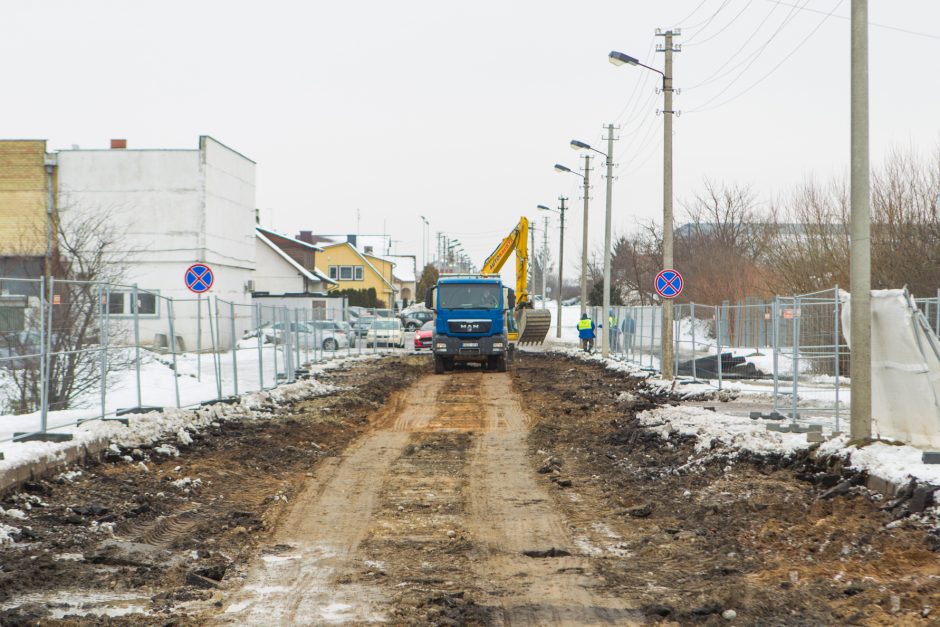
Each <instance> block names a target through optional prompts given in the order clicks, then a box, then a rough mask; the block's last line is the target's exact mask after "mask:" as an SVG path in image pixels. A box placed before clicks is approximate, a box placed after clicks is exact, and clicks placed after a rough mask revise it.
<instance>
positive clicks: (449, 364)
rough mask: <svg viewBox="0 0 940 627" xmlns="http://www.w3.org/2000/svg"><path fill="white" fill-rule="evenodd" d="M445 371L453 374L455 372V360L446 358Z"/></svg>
mask: <svg viewBox="0 0 940 627" xmlns="http://www.w3.org/2000/svg"><path fill="white" fill-rule="evenodd" d="M444 370H446V371H447V372H453V370H454V360H453V359H448V358H447V357H444Z"/></svg>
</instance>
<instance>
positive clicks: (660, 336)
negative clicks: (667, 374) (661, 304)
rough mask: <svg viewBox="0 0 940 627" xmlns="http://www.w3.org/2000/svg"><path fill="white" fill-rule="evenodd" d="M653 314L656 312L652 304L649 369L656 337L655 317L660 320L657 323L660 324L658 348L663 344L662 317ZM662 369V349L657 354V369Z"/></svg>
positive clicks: (651, 366) (651, 367) (651, 365)
mask: <svg viewBox="0 0 940 627" xmlns="http://www.w3.org/2000/svg"><path fill="white" fill-rule="evenodd" d="M655 314H656V305H653V306H652V307H650V369H651V370H652V369H653V346H654V341H655V339H656V320H657V319H658V320H659V321H660V323H659V324H660V330H659V338H660V340H659V348H660V349H662V345H663V341H662V337H663V333H662V318H661V317H659V316H657V315H655ZM662 369H663V361H662V350H660V355H659V370H660V372H662Z"/></svg>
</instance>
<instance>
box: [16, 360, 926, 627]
mask: <svg viewBox="0 0 940 627" xmlns="http://www.w3.org/2000/svg"><path fill="white" fill-rule="evenodd" d="M327 377H328V378H329V379H330V381H329V382H332V383H335V384H337V385H339V386H342V388H343V390H342V391H340V392H338V393H337V394H335V395H331V396H327V397H322V398H317V399H314V400H311V401H305V402H303V403H298V404H295V405H293V406H290V407H282V408H279V410H278V411H279V414H280V415H279V416H278V418H276V419H275V420H268V421H250V422H240V423H225V424H224V425H221V426H220V427H218V428H213V429H209V430H206V431H204V432H203V433H201V434H198V435H194V442H193V443H192V444H191V445H189V446H187V447H181V448H182V449H183V450H182V452H181V455H180V457H179V458H172V459H165V458H161V457H160V456H159V455H156V454H155V453H154V452H153V451H140V452H139V453H137V454H136V455H137V456H138V457H145V458H146V460H145V463H146V464H147V467H148V470H147V471H144V470H143V469H142V468H141V467H140V466H139V465H138V464H137V461H138V460H134V462H133V463H128V462H126V461H123V460H115V461H112V462H106V463H103V464H100V465H98V466H95V467H92V468H86V469H82V474H81V475H80V476H77V477H75V478H73V479H71V480H70V479H68V478H65V477H63V478H60V479H59V480H58V481H56V480H52V481H48V482H40V483H38V484H36V485H32V486H29V487H28V489H27V490H26V491H24V492H22V493H20V494H17V495H12V496H9V497H8V498H7V499H6V500H5V501H3V502H2V503H0V505H2V507H4V508H7V509H9V508H13V507H19V508H22V507H24V503H25V501H26V500H30V501H33V503H34V504H35V505H36V507H34V508H33V509H32V510H30V511H29V513H28V515H29V521H28V523H29V525H30V527H31V528H32V533H33V534H35V535H34V536H31V537H21V538H19V539H18V543H17V545H16V546H14V547H3V548H2V549H0V566H2V570H0V607H4V605H3V604H6V606H5V607H10V606H11V605H16V606H17V608H16V609H8V610H7V611H6V612H5V613H4V614H0V624H4V625H6V624H60V625H63V624H68V625H93V624H120V625H124V624H128V625H141V624H142V625H167V624H172V625H195V624H200V625H201V624H207V623H216V624H228V625H275V624H285V625H286V624H323V623H347V624H373V623H386V624H405V625H428V624H431V625H495V624H511V625H548V624H554V625H584V624H642V623H659V624H714V625H718V624H742V625H819V624H826V625H843V624H859V625H905V624H911V625H920V624H940V623H938V616H937V614H938V613H940V608H938V609H937V610H933V609H931V608H932V607H934V606H937V605H940V554H938V553H936V552H934V550H936V549H937V548H938V544H940V542H938V541H937V536H936V535H933V534H930V533H928V531H930V530H929V529H926V528H924V527H922V526H921V527H915V526H913V525H912V524H910V523H908V522H905V519H904V518H903V517H902V516H903V513H904V512H903V507H902V506H898V507H894V508H892V509H886V508H885V503H884V502H883V501H881V500H878V499H877V498H875V497H873V495H871V494H870V493H868V492H867V491H865V490H864V489H863V488H861V487H857V486H853V487H850V488H847V489H846V490H841V491H839V492H842V493H841V494H839V495H837V496H835V497H834V498H821V497H822V496H823V495H824V494H825V492H826V491H827V490H830V489H831V488H832V486H833V485H841V482H842V481H843V480H848V482H849V484H853V483H857V482H858V481H860V480H861V479H862V478H861V477H857V476H855V475H853V474H852V473H851V472H849V471H843V470H842V469H841V468H839V467H838V466H835V467H825V468H822V467H817V466H816V463H815V462H814V461H813V460H812V459H811V458H809V457H805V456H803V457H798V458H792V459H782V458H743V457H738V458H736V459H729V458H728V457H727V456H723V455H721V454H720V451H708V452H707V455H704V456H703V455H701V454H699V455H696V454H695V452H694V449H693V443H692V442H691V441H689V440H688V439H682V438H679V437H677V436H673V438H672V439H670V440H669V441H663V440H662V439H661V438H660V436H658V435H653V434H651V433H649V432H647V431H645V430H643V429H642V428H638V426H637V424H636V423H635V420H634V418H635V415H636V413H637V412H640V411H643V410H645V409H649V408H651V407H654V405H653V403H652V402H650V401H648V400H645V399H644V398H643V396H642V390H641V389H637V385H638V382H637V381H636V380H631V379H628V378H625V377H624V376H623V375H622V374H617V373H613V372H610V371H606V370H604V369H602V368H600V367H599V366H598V365H597V364H592V363H587V362H583V361H579V360H574V359H569V358H565V357H561V356H558V355H548V354H524V355H523V356H522V358H521V359H520V360H519V361H518V362H517V364H516V365H515V367H514V370H513V372H512V373H511V374H500V373H483V372H480V371H479V370H476V369H470V370H463V371H457V372H454V373H449V374H447V375H443V376H435V375H432V374H430V364H429V362H428V361H427V360H426V359H424V358H420V357H407V358H393V359H387V360H384V361H381V362H377V363H376V362H373V363H369V362H367V363H364V364H358V365H356V366H353V367H352V368H351V369H349V370H347V371H342V372H334V373H332V374H328V375H327ZM658 400H659V401H661V400H662V399H658ZM690 462H696V463H690ZM187 477H189V478H190V479H191V480H194V479H199V484H198V485H196V484H194V483H193V482H192V481H190V482H187V481H186V478H187ZM846 485H848V484H846ZM37 499H38V500H39V501H41V504H42V506H41V507H40V506H39V505H40V503H39V502H36V501H37ZM21 523H22V524H21ZM95 523H97V524H95ZM109 523H113V528H109V527H111V525H110V524H109ZM24 524H25V521H20V522H18V523H17V525H16V526H23V525H24ZM82 594H84V595H86V596H87V597H88V600H89V601H95V602H97V603H98V607H92V605H91V604H90V605H89V606H88V608H87V609H88V610H89V611H94V612H95V613H96V614H95V615H88V616H85V617H82V616H79V614H81V613H82V612H81V611H80V610H77V609H76V608H75V607H73V606H74V602H75V599H76V598H78V597H79V596H81V595H82ZM66 599H68V600H70V602H71V603H72V606H70V605H68V604H65V603H64V601H65V600H66ZM102 607H107V608H108V610H109V612H110V613H111V614H112V615H116V614H120V613H122V612H137V613H133V614H130V613H129V614H127V615H125V616H113V617H102V616H101V615H100V614H101V611H102ZM140 612H146V614H144V613H140ZM64 614H72V616H70V617H68V618H66V619H58V620H57V619H56V617H60V616H62V615H64Z"/></svg>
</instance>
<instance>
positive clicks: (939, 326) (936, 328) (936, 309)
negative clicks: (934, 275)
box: [933, 287, 940, 335]
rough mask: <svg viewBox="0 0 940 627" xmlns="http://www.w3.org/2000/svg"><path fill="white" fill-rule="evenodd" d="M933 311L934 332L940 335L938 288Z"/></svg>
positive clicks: (939, 289) (939, 293)
mask: <svg viewBox="0 0 940 627" xmlns="http://www.w3.org/2000/svg"><path fill="white" fill-rule="evenodd" d="M933 311H934V316H935V317H936V320H935V321H934V324H935V326H934V331H936V332H937V334H938V335H940V287H938V288H937V300H936V301H934V304H933Z"/></svg>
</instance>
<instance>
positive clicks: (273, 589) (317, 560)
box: [218, 377, 444, 625]
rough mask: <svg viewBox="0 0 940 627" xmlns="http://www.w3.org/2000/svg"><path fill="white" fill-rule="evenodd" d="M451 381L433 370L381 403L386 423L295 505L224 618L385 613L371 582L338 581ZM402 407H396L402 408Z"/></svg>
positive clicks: (310, 620)
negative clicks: (392, 471) (385, 487)
mask: <svg viewBox="0 0 940 627" xmlns="http://www.w3.org/2000/svg"><path fill="white" fill-rule="evenodd" d="M443 383H444V381H443V380H441V379H439V378H433V377H428V378H425V379H422V380H421V381H419V382H418V383H417V384H416V385H415V386H414V387H413V388H411V389H410V390H408V392H409V393H408V394H407V396H406V395H405V393H398V394H396V395H395V397H394V398H393V399H390V400H389V402H388V403H387V404H386V409H384V410H382V411H381V413H380V415H379V417H378V423H379V424H380V425H383V424H384V425H388V424H389V423H391V425H392V428H391V429H388V428H383V429H380V430H378V431H374V432H372V433H371V434H369V435H367V436H365V437H364V438H361V439H360V440H358V441H357V442H356V443H354V444H353V445H352V446H351V447H350V448H349V449H347V450H346V452H345V453H344V455H343V456H342V457H340V458H337V459H336V460H333V461H332V463H330V464H324V465H323V467H321V468H320V469H319V470H318V471H317V472H316V474H315V475H314V477H313V478H312V479H311V480H310V481H309V482H308V483H307V485H306V487H305V489H304V490H303V491H302V492H301V493H300V495H298V499H297V502H296V503H295V505H294V506H293V507H292V509H291V511H290V512H289V513H288V515H287V517H286V519H285V520H284V521H283V523H282V525H281V527H280V528H279V530H278V531H277V532H276V533H275V534H274V537H273V539H272V541H271V543H270V545H269V547H268V549H267V551H266V554H265V555H263V556H262V557H261V559H260V560H259V562H258V563H256V564H255V565H254V566H253V567H252V569H251V570H250V571H249V573H248V574H247V576H246V579H245V582H244V583H243V585H242V586H241V588H240V589H239V590H238V591H236V592H235V593H234V594H233V595H231V597H230V598H229V599H228V602H227V603H226V604H225V609H224V610H223V613H222V614H221V615H220V616H219V617H218V619H219V620H220V621H221V622H223V623H229V624H237V625H272V624H291V625H302V624H318V623H322V622H325V621H330V622H344V621H349V622H356V623H363V622H372V621H379V620H382V612H381V608H382V607H383V606H385V605H386V604H387V598H386V595H385V594H384V593H383V592H382V591H381V590H379V589H378V588H376V587H375V586H369V585H357V584H349V585H339V586H337V585H335V584H334V583H333V582H335V581H337V580H342V579H343V578H344V577H348V576H349V572H350V570H351V569H352V567H353V564H352V560H353V556H354V555H355V552H356V549H357V548H358V546H359V544H360V542H361V541H362V540H363V538H364V537H365V535H366V532H367V530H368V526H369V523H370V519H371V518H372V511H373V509H374V507H375V504H376V497H377V495H378V493H379V490H380V488H381V486H382V480H383V477H385V476H386V475H387V474H388V471H389V467H390V466H391V464H392V463H393V462H394V461H395V460H396V459H397V458H398V457H400V456H401V453H402V451H403V450H404V448H405V446H406V444H407V443H408V440H409V437H410V431H411V430H413V429H415V428H420V426H421V425H425V424H427V423H428V422H429V421H430V420H431V418H433V416H434V415H435V414H436V409H435V407H436V401H437V397H438V394H439V392H440V389H441V387H442V385H443ZM396 414H397V415H396Z"/></svg>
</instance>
